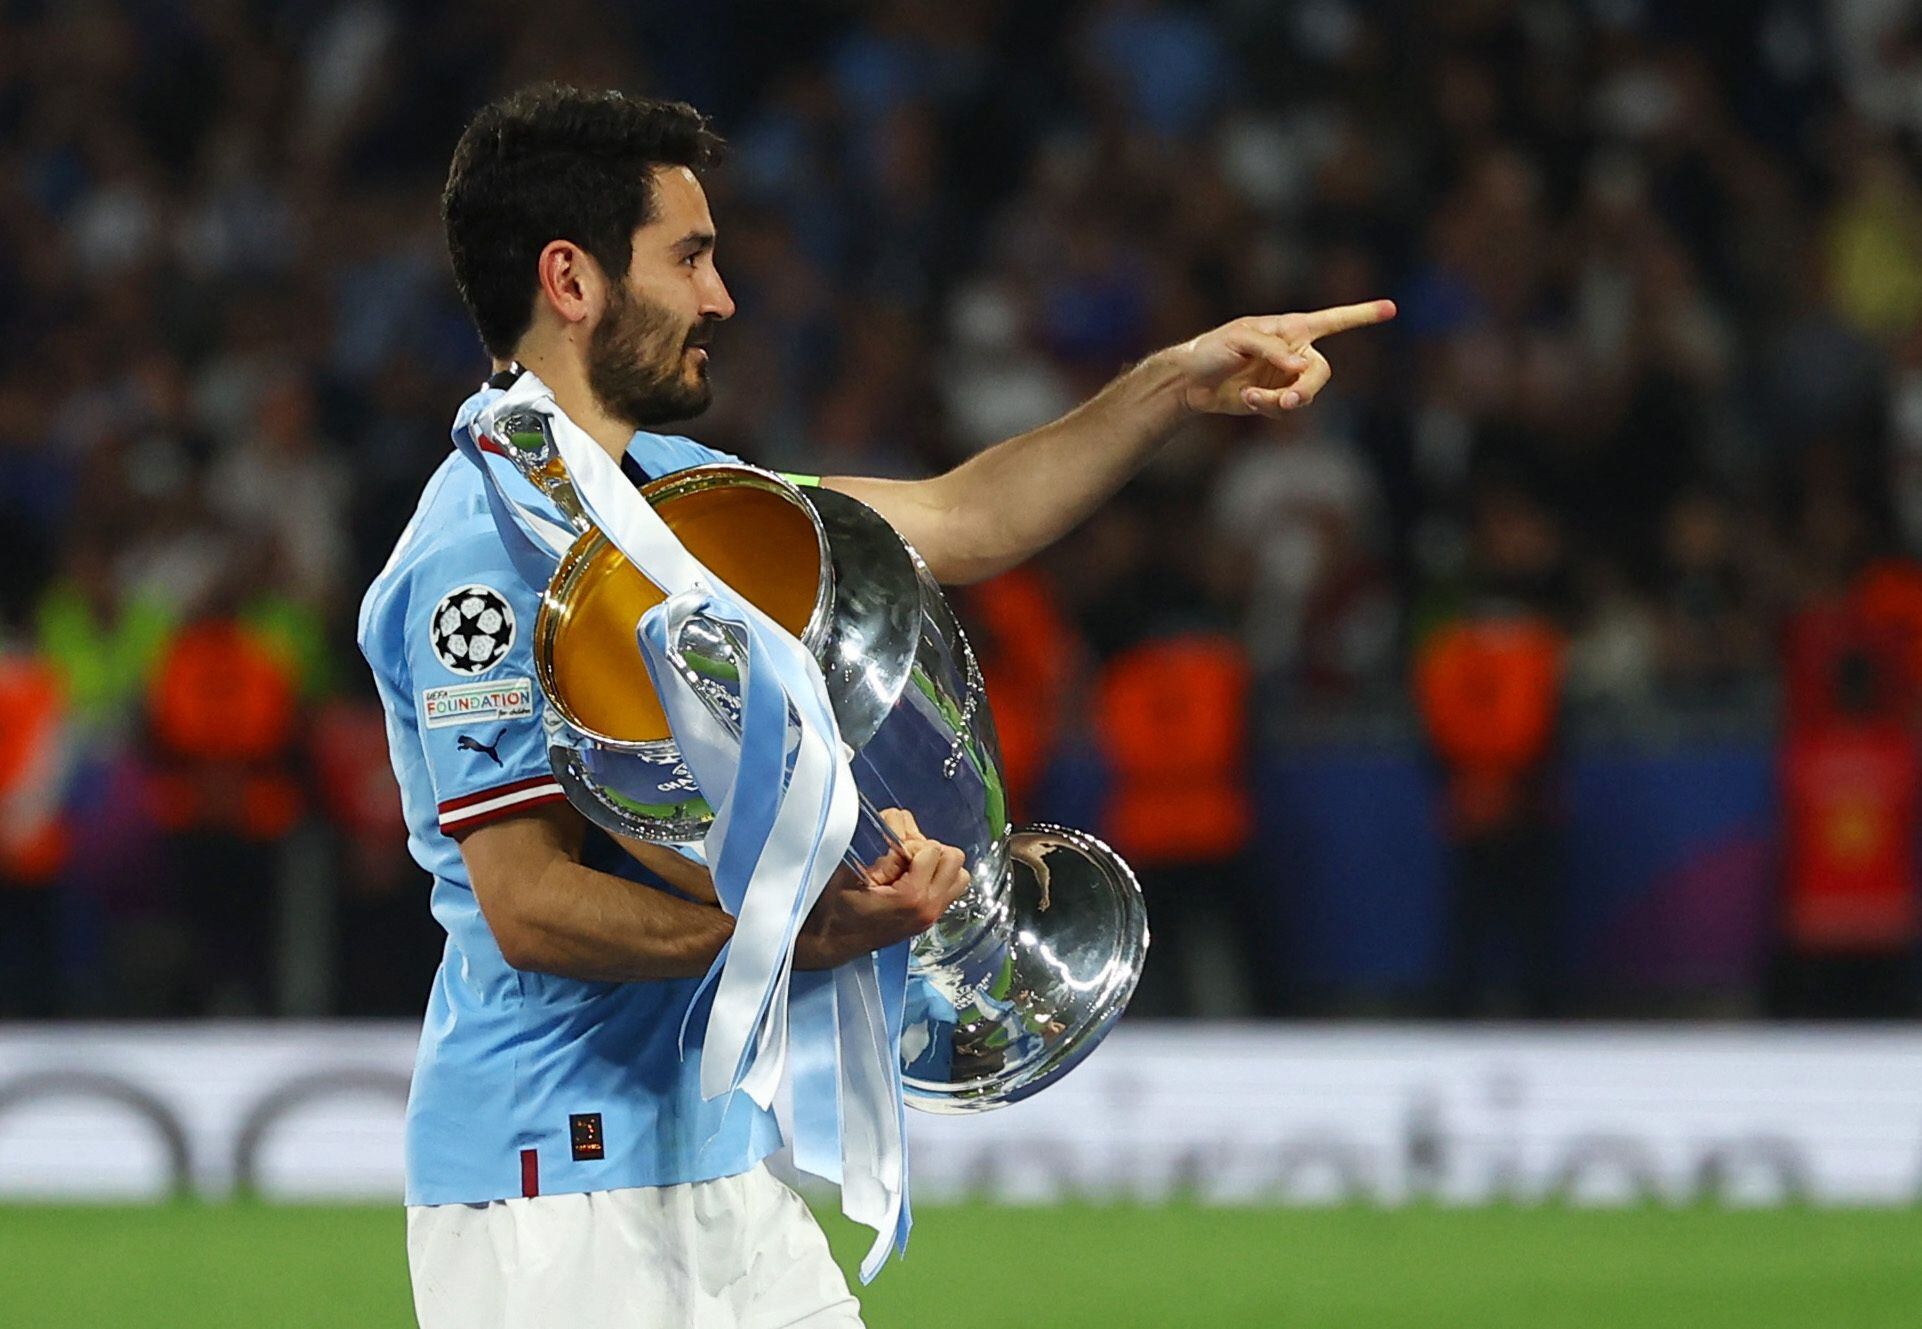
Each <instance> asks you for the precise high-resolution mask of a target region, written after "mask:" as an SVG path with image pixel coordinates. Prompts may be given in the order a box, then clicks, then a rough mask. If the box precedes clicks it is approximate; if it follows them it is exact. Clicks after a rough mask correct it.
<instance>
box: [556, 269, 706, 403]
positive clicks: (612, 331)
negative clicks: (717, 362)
mask: <svg viewBox="0 0 1922 1329" xmlns="http://www.w3.org/2000/svg"><path fill="white" fill-rule="evenodd" d="M706 339H707V324H706V323H705V322H702V323H698V324H696V325H695V327H694V328H693V329H692V330H690V331H683V330H682V329H681V327H680V326H679V324H678V323H677V322H676V320H675V318H674V316H673V315H672V314H670V313H669V312H668V311H667V310H666V309H664V308H663V307H661V306H660V305H657V304H655V303H654V302H653V301H651V300H646V299H642V298H640V297H637V296H634V295H631V294H629V292H628V290H627V288H626V287H625V286H622V285H620V284H619V283H616V284H615V285H614V287H613V294H612V296H611V297H610V300H609V303H608V306H607V313H606V314H605V315H604V316H603V317H602V319H601V321H600V324H599V325H598V326H597V327H595V329H594V335H593V336H592V337H591V338H590V339H589V340H588V343H587V386H588V388H589V390H590V391H592V392H593V394H594V399H595V400H596V401H598V402H599V403H600V406H601V409H602V410H604V411H606V412H607V413H608V414H609V415H611V416H613V417H614V418H615V419H616V420H620V421H623V422H625V423H627V424H631V425H633V426H634V427H635V428H636V429H641V428H645V427H647V426H649V425H660V424H666V423H668V422H669V421H670V420H687V419H691V418H692V417H694V416H697V415H699V414H700V413H701V412H702V411H705V410H706V409H707V407H708V403H709V402H710V401H712V400H713V398H714V390H713V389H712V388H711V387H709V386H708V381H707V364H706V362H705V361H702V362H701V363H699V364H697V365H695V366H694V367H693V368H692V369H691V370H690V369H689V367H688V364H687V350H688V347H689V346H690V345H694V344H697V341H699V342H704V341H705V340H706Z"/></svg>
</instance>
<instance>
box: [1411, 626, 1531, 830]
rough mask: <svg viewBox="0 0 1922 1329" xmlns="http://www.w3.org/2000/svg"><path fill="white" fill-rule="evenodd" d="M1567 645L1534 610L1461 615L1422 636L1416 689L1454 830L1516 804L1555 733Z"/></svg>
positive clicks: (1483, 825)
mask: <svg viewBox="0 0 1922 1329" xmlns="http://www.w3.org/2000/svg"><path fill="white" fill-rule="evenodd" d="M1565 649H1566V643H1565V642H1564V640H1563V638H1562V634H1561V633H1560V632H1558V631H1557V630H1556V629H1555V628H1554V627H1553V626H1551V625H1550V624H1549V623H1547V622H1546V621H1545V620H1542V619H1539V618H1495V619H1473V620H1463V621H1460V622H1456V623H1451V624H1449V625H1448V626H1446V627H1444V628H1442V629H1440V630H1439V631H1437V632H1436V633H1435V634H1434V635H1433V636H1431V637H1429V639H1428V640H1427V641H1425V642H1424V643H1422V646H1421V649H1420V650H1419V651H1418V652H1417V654H1416V658H1415V679H1414V682H1415V698H1416V702H1417V704H1418V705H1419V707H1420V710H1421V717H1422V722H1423V724H1424V725H1425V726H1426V728H1427V731H1428V738H1429V741H1430V742H1431V743H1433V744H1434V747H1435V752H1436V754H1437V755H1438V756H1439V757H1440V758H1441V760H1442V762H1443V764H1444V765H1445V766H1447V768H1448V774H1449V800H1450V811H1451V814H1452V819H1453V820H1454V822H1455V824H1456V828H1457V829H1458V830H1462V831H1469V832H1473V831H1478V830H1485V829H1488V828H1490V827H1492V826H1494V825H1496V824H1498V823H1499V822H1501V821H1503V820H1505V819H1506V818H1507V817H1508V816H1510V815H1511V814H1512V813H1513V812H1514V811H1515V809H1516V808H1517V807H1518V805H1519V804H1520V801H1521V798H1522V794H1523V791H1524V788H1525V780H1526V778H1527V777H1528V776H1529V775H1530V774H1531V773H1532V772H1533V771H1534V770H1535V768H1536V767H1537V766H1539V765H1540V763H1541V762H1542V761H1543V759H1544V758H1546V757H1547V756H1548V752H1549V748H1550V745H1551V744H1552V743H1553V741H1554V737H1555V724H1556V720H1557V717H1558V715H1559V713H1560V710H1561V691H1562V668H1563V660H1564V653H1565Z"/></svg>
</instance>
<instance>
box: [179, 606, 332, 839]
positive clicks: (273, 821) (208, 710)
mask: <svg viewBox="0 0 1922 1329" xmlns="http://www.w3.org/2000/svg"><path fill="white" fill-rule="evenodd" d="M147 706H148V718H149V722H150V723H151V725H152V727H153V735H154V739H155V742H156V745H157V747H158V749H159V757H160V769H159V770H158V771H157V772H156V779H155V783H154V795H155V800H156V806H155V813H156V817H157V819H158V820H159V821H160V823H161V825H162V826H164V827H166V828H168V829H170V830H185V829H188V828H190V827H207V826H227V827H230V828H231V829H233V830H236V831H238V832H239V833H240V834H242V835H245V836H247V837H248V838H249V839H256V840H266V839H272V838H274V837H276V836H280V835H284V834H286V833H287V831H289V830H290V829H292V827H293V824H294V822H295V821H296V820H297V819H298V818H299V816H300V811H301V798H300V790H299V786H298V785H297V784H296V783H295V782H294V780H293V778H292V776H291V775H290V774H289V772H288V770H287V765H288V762H289V759H290V758H291V755H292V748H293V741H294V736H295V730H296V727H297V724H298V722H299V718H300V715H299V707H298V695H297V688H296V684H295V680H294V677H293V671H292V670H291V669H290V668H289V667H288V666H287V664H286V662H285V661H284V660H283V659H282V658H281V657H280V656H279V655H278V654H277V653H276V652H274V651H273V650H272V649H271V648H270V647H269V646H267V645H266V644H264V643H263V642H261V641H260V640H259V639H258V638H257V637H255V636H254V635H253V634H252V633H250V632H249V631H248V630H247V629H246V628H244V627H242V626H241V625H240V624H238V623H234V622H231V621H227V620H220V619H215V620H208V621H206V622H202V623H197V624H195V625H193V626H192V627H189V628H187V629H186V630H184V631H183V632H181V633H180V634H179V635H178V636H177V637H175V638H174V640H173V642H172V644H171V645H170V646H169V647H168V649H167V652H166V654H165V655H164V656H163V657H162V659H161V662H160V667H159V669H158V670H156V671H155V675H154V680H153V683H152V686H151V687H150V689H149V691H148V695H147Z"/></svg>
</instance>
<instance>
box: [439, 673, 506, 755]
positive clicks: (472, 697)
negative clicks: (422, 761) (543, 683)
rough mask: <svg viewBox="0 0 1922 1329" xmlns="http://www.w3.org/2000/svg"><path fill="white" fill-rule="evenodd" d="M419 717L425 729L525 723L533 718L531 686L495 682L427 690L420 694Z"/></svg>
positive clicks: (500, 679) (504, 681) (503, 679)
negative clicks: (476, 724)
mask: <svg viewBox="0 0 1922 1329" xmlns="http://www.w3.org/2000/svg"><path fill="white" fill-rule="evenodd" d="M420 713H421V716H422V717H423V718H424V719H425V720H426V722H427V727H428V728H429V729H441V728H445V727H446V726H448V725H452V724H470V723H474V722H477V721H484V720H525V719H527V718H528V717H529V716H531V715H533V714H534V683H533V680H532V679H526V678H497V679H494V680H492V681H491V682H487V683H456V684H454V685H453V686H452V687H446V688H428V689H427V690H426V691H424V692H422V693H421V694H420ZM496 742H498V740H496Z"/></svg>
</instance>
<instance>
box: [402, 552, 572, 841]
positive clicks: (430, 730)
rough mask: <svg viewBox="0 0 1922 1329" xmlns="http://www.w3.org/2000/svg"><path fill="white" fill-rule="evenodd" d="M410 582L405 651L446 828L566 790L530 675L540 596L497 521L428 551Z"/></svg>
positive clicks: (549, 799) (467, 825) (520, 808)
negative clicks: (506, 546)
mask: <svg viewBox="0 0 1922 1329" xmlns="http://www.w3.org/2000/svg"><path fill="white" fill-rule="evenodd" d="M412 592H413V594H412V598H411V603H410V605H409V608H408V612H407V615H406V621H405V624H404V626H403V629H402V630H403V631H404V633H405V634H406V642H405V647H404V650H405V656H404V658H405V659H406V661H407V667H408V672H409V676H410V683H411V686H412V689H413V692H414V698H413V699H414V702H415V706H416V711H415V722H416V724H417V725H418V727H419V730H420V741H421V748H422V751H423V753H424V755H425V758H426V765H427V774H428V777H429V779H430V780H431V781H432V783H433V787H434V802H435V807H436V809H437V811H438V813H439V817H440V828H441V830H443V831H445V832H450V833H451V832H456V831H466V830H471V829H473V828H474V827H476V826H480V825H483V824H485V823H487V822H489V821H494V820H498V819H499V818H502V817H506V816H510V815H512V814H514V813H518V812H524V811H526V810H527V809H529V808H532V807H537V806H540V805H541V804H543V803H553V802H559V801H561V800H562V799H564V798H565V795H564V794H563V792H562V790H561V787H560V785H558V784H557V783H555V781H554V777H553V773H552V771H551V770H550V768H549V766H548V759H547V741H546V736H545V733H544V731H543V728H542V712H543V710H544V708H545V700H544V699H543V697H542V696H541V692H540V688H539V687H538V686H537V684H536V682H535V678H534V647H533V637H534V616H535V613H536V612H537V611H538V610H539V608H540V597H539V595H538V593H536V592H535V591H533V590H531V589H529V588H528V586H527V585H526V584H525V583H524V582H522V581H521V580H520V578H519V577H518V576H517V575H516V574H515V573H514V571H513V570H512V568H511V567H509V566H508V564H507V558H506V555H505V552H504V551H503V550H502V549H501V547H500V543H499V540H498V539H497V538H496V537H495V536H494V533H493V531H492V530H491V529H489V530H487V531H486V532H484V533H481V534H477V535H475V536H473V537H471V538H466V539H461V540H457V541H454V542H452V543H451V544H450V545H449V546H448V547H447V548H446V549H444V550H441V551H438V552H437V553H436V554H435V555H434V556H432V557H430V558H428V559H425V560H423V561H422V563H421V565H420V566H419V567H417V568H416V569H415V570H414V577H413V586H412Z"/></svg>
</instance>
